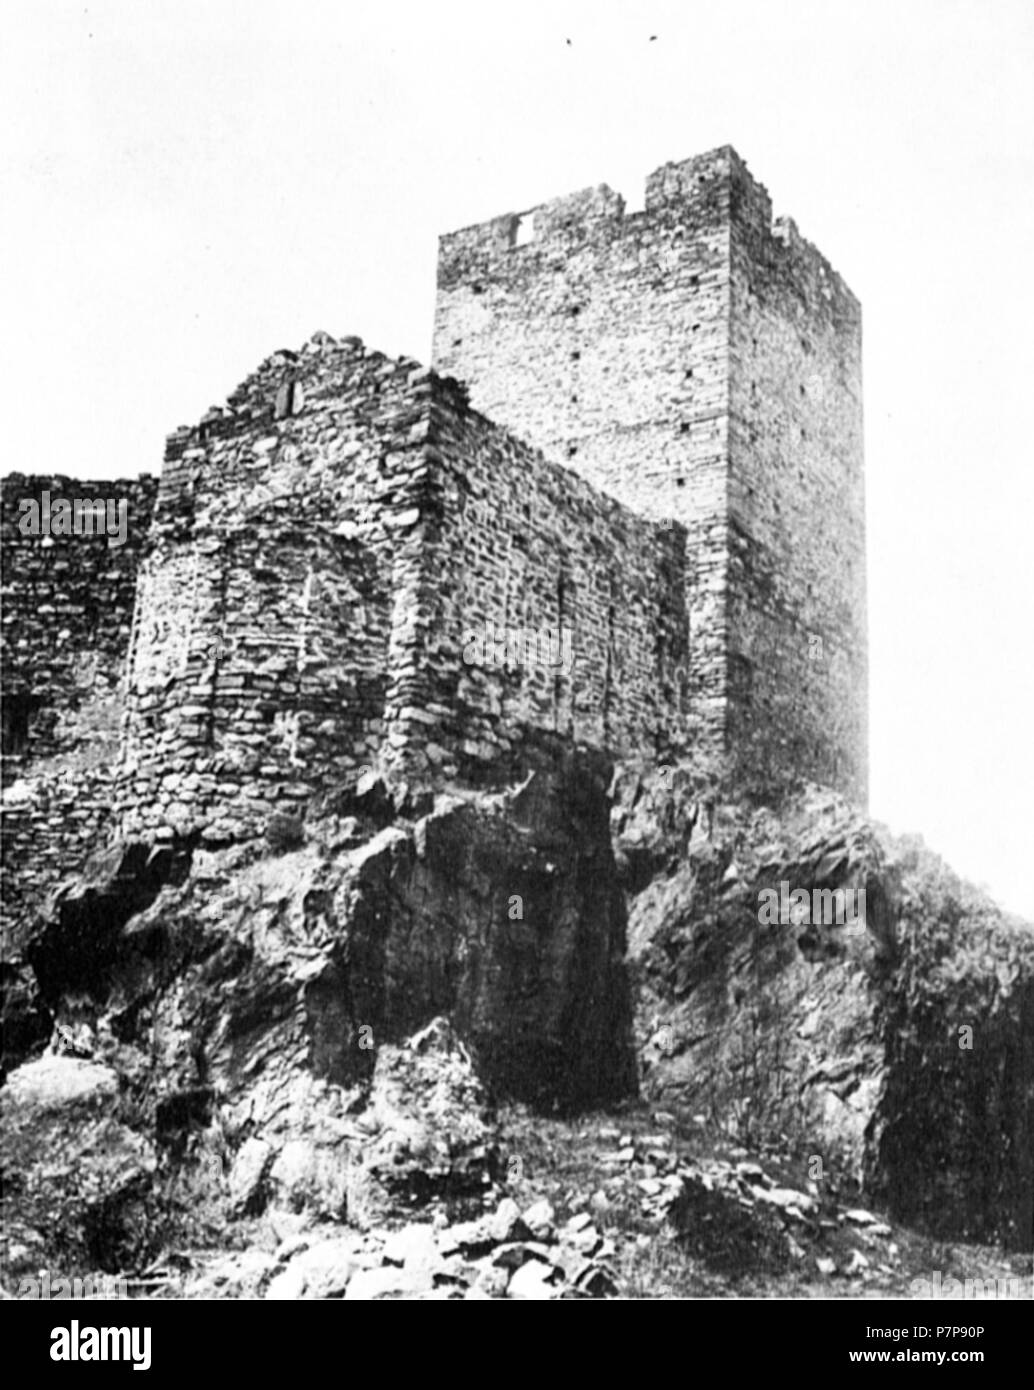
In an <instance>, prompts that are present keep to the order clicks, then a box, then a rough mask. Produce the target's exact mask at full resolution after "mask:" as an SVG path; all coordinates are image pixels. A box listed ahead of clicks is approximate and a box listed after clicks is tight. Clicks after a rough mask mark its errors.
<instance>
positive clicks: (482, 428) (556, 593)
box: [119, 334, 688, 841]
mask: <svg viewBox="0 0 1034 1390" xmlns="http://www.w3.org/2000/svg"><path fill="white" fill-rule="evenodd" d="M684 551H685V538H684V536H683V535H682V533H681V531H680V530H679V529H678V528H671V527H669V528H667V529H665V528H662V527H659V526H657V525H655V524H653V523H651V522H649V521H647V520H645V519H643V518H640V517H637V516H635V515H634V514H633V513H631V512H630V511H629V510H628V509H627V508H624V507H622V506H620V505H619V504H618V503H617V502H615V501H613V500H612V499H609V498H606V497H604V496H601V495H600V494H598V493H597V492H596V491H595V490H594V489H593V488H592V487H590V486H589V485H588V484H587V483H586V482H585V481H584V480H583V479H581V478H579V477H578V476H577V475H575V474H574V473H572V472H570V471H569V470H567V469H564V468H561V467H558V466H556V465H554V464H550V463H547V462H546V461H545V460H544V459H543V458H542V457H541V456H540V455H538V454H536V453H535V452H534V451H533V450H531V449H530V448H528V447H527V446H524V445H521V444H519V443H518V442H517V441H515V440H513V439H512V438H510V437H509V436H507V435H506V433H505V432H504V431H503V430H501V429H499V428H497V427H495V426H493V425H492V424H490V423H489V422H488V421H487V420H485V419H484V418H482V417H481V416H479V415H477V414H475V413H474V412H472V411H471V410H470V409H469V407H468V405H467V402H466V398H465V395H464V393H463V392H462V391H461V390H460V389H459V388H458V387H457V386H456V384H455V383H450V382H448V381H442V380H440V379H438V378H437V377H435V376H434V375H433V374H432V373H431V372H429V371H428V370H426V369H424V368H420V367H418V366H417V364H416V363H414V362H412V361H409V360H408V359H403V360H401V361H398V362H394V361H390V360H389V359H387V358H385V357H384V356H383V355H382V354H380V353H376V352H371V351H367V350H366V349H364V348H363V345H362V344H361V343H360V342H359V341H358V340H357V339H343V340H341V341H340V342H339V341H336V340H334V339H332V338H330V337H328V336H327V335H325V334H317V335H316V337H314V338H313V339H312V340H311V342H310V343H308V344H307V345H306V346H305V348H304V349H303V350H302V352H301V353H289V352H280V353H277V354H275V355H274V356H273V357H271V358H269V359H268V360H267V361H266V362H265V363H263V364H262V366H261V367H260V368H259V370H258V371H257V372H256V373H255V374H254V375H253V376H252V377H250V378H249V379H248V380H247V381H246V382H245V383H244V384H243V385H242V386H241V387H240V388H239V389H238V390H237V391H236V392H234V394H233V395H232V396H231V397H230V398H229V401H228V404H227V408H226V409H225V410H219V411H213V412H210V413H209V415H208V416H206V417H205V419H204V420H203V421H201V422H200V424H199V425H198V426H197V427H195V428H193V429H181V430H178V431H176V432H175V433H174V434H173V435H172V436H171V437H170V440H169V443H168V448H167V454H166V462H165V469H164V471H163V475H162V482H161V487H160V490H159V498H158V505H157V509H156V513H155V520H154V527H153V534H152V544H151V550H150V553H149V556H148V559H147V562H146V564H145V565H144V567H143V569H142V571H141V575H140V585H139V600H138V605H137V613H136V618H135V622H134V630H133V636H132V641H131V651H130V660H129V671H128V679H127V694H126V712H125V726H124V739H123V749H122V761H121V765H120V771H119V820H120V826H121V830H122V832H123V833H124V834H125V835H126V836H128V837H130V838H135V837H139V836H143V837H147V838H150V837H154V836H157V837H158V838H163V837H164V838H168V837H171V836H172V835H175V834H180V835H187V834H191V833H193V832H195V831H200V832H203V834H204V835H205V837H206V838H207V839H209V840H210V841H221V840H231V839H235V838H238V837H240V836H247V835H251V834H255V833H257V832H259V831H261V829H262V828H263V827H264V826H267V825H268V824H269V821H270V819H271V817H272V816H274V815H275V814H277V813H285V812H286V813H291V814H300V813H302V812H303V811H304V809H305V807H306V806H307V805H308V804H309V803H310V802H311V800H312V798H313V797H314V796H315V795H316V794H317V793H319V792H321V791H325V790H327V789H328V788H333V787H335V786H340V787H347V786H350V785H354V784H355V783H356V782H357V781H358V779H359V776H360V775H361V772H362V770H363V769H364V768H377V767H381V768H385V769H388V768H395V769H396V770H402V771H405V772H406V773H407V774H408V773H410V772H411V773H413V774H415V775H420V776H422V777H424V778H426V779H429V780H431V781H434V780H435V779H447V778H450V777H454V776H459V777H465V778H471V777H473V778H475V779H477V780H484V779H485V778H486V777H487V778H493V777H500V776H503V775H507V774H509V773H512V772H513V771H515V770H519V768H520V767H521V766H523V765H524V764H525V763H526V762H527V757H528V755H529V752H530V748H531V745H532V744H535V743H536V742H538V741H540V740H541V739H542V738H543V737H545V738H547V739H548V738H561V739H564V740H566V741H574V742H581V743H587V744H590V745H592V746H596V747H607V748H615V749H623V748H628V747H630V746H636V747H638V746H640V745H642V744H644V743H645V744H646V745H647V746H649V747H651V748H654V749H659V748H667V747H670V746H671V744H672V741H673V740H677V738H678V735H679V731H680V727H681V721H680V719H679V717H678V708H679V699H680V688H679V682H680V679H681V680H684V678H685V672H686V668H687V663H688V654H687V650H686V635H687V625H686V621H685V610H684V600H683V592H684V576H683V559H684ZM488 624H492V625H493V629H492V631H488V630H487V625H488ZM514 632H516V633H517V634H518V635H519V636H521V638H522V640H523V639H524V638H525V637H527V636H528V635H532V636H533V637H534V638H536V639H538V640H537V641H536V644H535V647H534V651H533V652H532V653H531V656H532V657H533V659H532V660H528V659H527V658H528V656H529V652H528V650H527V648H526V646H522V647H521V648H520V649H519V650H518V651H517V652H516V654H515V656H516V659H515V660H511V661H509V663H506V664H496V662H495V661H494V660H493V659H491V658H492V652H491V650H490V649H489V650H485V649H484V648H482V649H481V650H480V653H478V652H476V651H475V650H474V649H473V648H472V645H471V644H472V643H475V644H476V643H477V639H478V636H479V635H480V636H481V637H482V638H484V637H486V636H487V637H488V638H489V643H490V648H491V647H492V646H494V641H495V638H496V635H497V634H498V637H499V638H500V639H502V640H504V641H505V638H506V635H507V634H508V633H514ZM551 635H552V639H553V642H554V644H555V647H556V650H555V655H556V656H557V657H558V658H561V660H558V661H554V662H551V661H550V660H549V659H548V658H549V655H550V654H551V653H550V649H549V647H548V645H547V646H546V647H541V646H540V645H538V642H539V641H542V640H544V641H546V642H547V644H548V642H549V640H550V636H551ZM565 640H566V641H568V642H569V643H570V644H571V647H570V649H571V655H572V656H573V664H572V663H570V662H567V663H563V662H562V656H563V652H564V642H565ZM544 654H545V659H543V656H544ZM479 657H480V659H479Z"/></svg>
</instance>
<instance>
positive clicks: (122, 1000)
mask: <svg viewBox="0 0 1034 1390" xmlns="http://www.w3.org/2000/svg"><path fill="white" fill-rule="evenodd" d="M606 786H607V768H606V766H605V765H603V764H601V763H600V762H599V761H598V760H596V759H593V758H590V757H582V756H581V755H573V756H571V757H570V758H569V759H567V760H566V761H565V762H563V763H560V764H557V765H556V766H554V767H553V768H552V769H551V770H543V771H542V772H539V773H535V774H532V775H531V776H529V778H528V779H526V781H525V782H523V783H522V784H521V785H520V786H519V787H517V788H515V789H512V790H511V791H509V792H503V793H498V794H489V793H477V794H473V793H472V794H470V795H469V796H467V797H465V798H461V797H440V798H438V800H437V801H432V800H431V799H430V798H427V797H425V798H423V799H422V800H421V799H419V798H417V799H416V800H415V801H414V798H412V797H411V796H410V795H409V793H408V792H407V791H406V789H405V788H396V789H394V791H392V790H391V789H389V788H387V787H385V786H384V784H382V783H376V784H373V785H371V786H370V787H369V788H368V789H367V791H366V792H365V793H364V795H363V796H361V797H358V798H355V797H352V796H351V795H350V796H349V798H347V804H348V807H349V808H350V809H351V810H352V811H354V812H355V814H354V815H348V816H345V815H341V814H336V813H335V812H334V811H332V810H330V809H328V811H327V814H326V816H325V818H324V819H323V820H321V821H319V822H314V823H313V824H312V825H310V826H309V827H308V830H307V832H306V833H307V836H308V838H307V840H306V843H304V844H302V845H301V846H300V847H295V848H288V849H286V850H284V851H283V852H280V853H276V852H271V850H270V847H269V846H266V845H263V844H262V843H261V842H258V843H253V844H251V845H248V846H236V847H234V848H231V849H223V850H214V851H213V850H209V849H205V848H203V847H201V846H197V845H194V846H191V845H180V846H176V847H172V848H169V847H166V848H165V849H163V850H162V851H161V852H160V854H159V856H158V857H157V858H156V857H155V856H154V855H152V854H150V853H148V852H147V850H146V847H130V848H128V849H123V850H115V851H112V852H110V853H109V854H108V855H107V856H105V857H104V858H103V859H102V860H100V861H98V862H97V863H95V864H94V865H93V866H92V867H91V868H90V870H89V872H87V873H84V874H83V875H82V876H80V878H79V879H77V880H75V881H74V882H72V883H70V884H67V885H66V886H65V888H64V889H63V891H62V892H61V893H60V894H59V895H58V896H57V898H56V900H55V903H54V905H53V910H52V912H51V915H50V917H49V919H48V920H47V921H46V922H45V923H44V924H43V926H42V927H41V928H40V930H39V931H38V933H37V935H36V937H35V939H34V941H33V942H32V943H31V945H30V954H31V958H32V960H33V961H34V964H35V967H36V971H37V974H38V977H39V982H40V989H41V993H42V996H43V997H44V998H45V999H46V1000H47V1002H48V1006H49V1007H50V1008H51V1009H52V1011H53V1013H54V1016H55V1018H56V1019H57V1026H58V1029H59V1033H58V1036H60V1037H61V1038H62V1039H65V1040H66V1045H67V1046H69V1047H72V1046H74V1048H75V1050H76V1051H77V1052H78V1053H80V1055H81V1056H82V1057H84V1058H85V1057H87V1056H89V1057H92V1058H94V1059H95V1060H96V1061H97V1062H101V1061H103V1063H104V1066H105V1067H110V1068H112V1069H113V1070H112V1072H111V1073H110V1074H111V1075H112V1076H114V1075H115V1073H116V1072H117V1074H118V1076H119V1079H120V1086H121V1089H122V1091H123V1092H124V1098H125V1100H126V1103H127V1104H129V1105H131V1106H132V1107H134V1111H135V1114H136V1115H137V1118H138V1121H139V1123H140V1127H141V1129H142V1130H143V1132H144V1133H145V1134H147V1135H148V1136H149V1138H148V1142H153V1144H154V1146H155V1148H156V1150H157V1152H158V1155H159V1158H160V1161H161V1163H162V1165H163V1171H165V1170H167V1171H170V1172H172V1171H180V1170H184V1169H190V1168H191V1167H193V1168H195V1169H196V1170H197V1176H198V1180H199V1181H200V1178H201V1176H203V1177H204V1179H205V1187H206V1198H207V1199H210V1200H212V1201H213V1202H215V1203H216V1205H217V1206H218V1208H219V1209H220V1210H221V1211H222V1212H223V1214H224V1215H231V1216H238V1217H245V1216H249V1215H254V1214H257V1213H259V1212H261V1211H263V1210H265V1209H267V1208H276V1209H285V1210H287V1211H295V1212H309V1213H312V1214H315V1215H316V1216H319V1217H322V1218H325V1219H332V1220H341V1219H344V1218H345V1217H347V1218H348V1219H349V1220H351V1221H353V1222H355V1223H356V1224H358V1225H361V1226H369V1225H370V1224H372V1223H373V1222H374V1221H376V1220H377V1219H379V1218H380V1217H381V1216H383V1215H384V1213H385V1212H386V1211H389V1210H391V1209H392V1208H393V1207H394V1208H398V1207H399V1206H401V1207H403V1208H408V1207H411V1206H419V1205H421V1204H423V1203H426V1202H427V1201H428V1200H429V1199H430V1198H431V1197H433V1196H449V1197H452V1198H457V1199H461V1198H463V1197H472V1196H477V1197H478V1199H480V1195H481V1193H482V1192H483V1190H484V1189H485V1187H486V1185H487V1184H488V1183H489V1182H490V1181H491V1180H492V1177H493V1175H494V1172H495V1168H496V1165H497V1161H498V1160H497V1155H496V1150H495V1145H494V1131H493V1127H492V1122H491V1116H490V1111H489V1101H490V1099H491V1097H492V1096H509V1097H513V1098H516V1099H519V1100H524V1101H528V1102H532V1103H534V1104H536V1105H540V1106H545V1107H547V1108H552V1107H561V1108H565V1107H571V1106H575V1105H579V1104H588V1103H594V1102H600V1101H605V1100H608V1099H613V1098H615V1097H619V1096H622V1095H628V1094H630V1093H631V1092H632V1091H633V1090H634V1086H635V1065H634V1053H633V1044H632V1033H631V1006H630V1000H629V996H628V992H627V988H626V985H625V978H624V970H623V963H622V962H623V955H624V949H625V915H624V900H623V895H622V893H621V891H620V888H619V886H618V881H617V870H616V866H615V863H614V859H613V854H612V852H611V848H610V841H609V826H608V801H607V796H606ZM400 808H401V809H400ZM289 843H295V841H293V840H292V841H291V842H289ZM163 856H164V857H163ZM77 1065H81V1066H90V1065H92V1063H90V1062H87V1061H81V1062H79V1063H77ZM106 1074H107V1073H106ZM15 1075H16V1077H17V1076H20V1073H16V1074H15ZM19 1084H20V1083H19Z"/></svg>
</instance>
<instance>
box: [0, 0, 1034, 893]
mask: <svg viewBox="0 0 1034 1390" xmlns="http://www.w3.org/2000/svg"><path fill="white" fill-rule="evenodd" d="M651 34H655V35H657V39H656V41H655V42H650V41H649V40H650V35H651ZM567 39H570V40H571V43H570V44H568V43H567V42H566V40H567ZM0 44H2V47H0V141H2V145H0V172H2V178H3V183H2V187H3V189H4V193H5V196H4V204H3V213H2V216H0V252H2V254H3V283H4V289H3V302H2V319H0V322H2V323H3V329H4V332H3V335H2V351H3V357H2V360H0V367H2V372H3V378H2V379H3V383H4V394H5V399H6V402H7V406H6V410H5V414H4V431H3V438H4V443H5V446H6V456H5V457H3V458H2V459H0V465H2V468H3V471H10V470H12V469H20V470H23V471H37V472H48V471H57V472H67V473H70V474H72V475H73V476H80V477H83V478H87V479H102V478H114V477H117V476H119V475H123V476H124V475H126V474H136V473H139V472H143V471H152V472H156V471H157V470H158V469H159V467H160V463H161V455H162V443H163V438H164V436H165V434H166V433H167V432H168V431H169V430H171V429H172V428H173V427H174V426H176V425H178V424H182V423H188V422H191V421H193V420H196V419H197V418H198V417H199V416H200V415H201V414H202V413H203V412H204V410H205V409H207V407H208V406H210V405H212V404H215V403H218V402H220V401H222V400H223V398H224V397H225V395H226V393H227V392H228V391H229V390H230V389H232V387H233V386H235V385H236V383H237V382H238V381H239V380H241V379H242V378H243V377H244V376H246V375H247V374H248V373H249V372H250V371H251V370H252V369H253V367H255V366H256V365H257V364H258V362H260V361H261V360H262V359H263V358H264V357H266V356H267V355H268V354H269V353H270V352H272V351H274V350H275V349H277V348H279V347H298V346H299V345H300V344H301V343H302V342H303V341H305V339H307V338H308V337H309V336H310V335H311V334H312V333H313V332H314V331H315V330H316V329H317V328H323V329H326V330H327V331H329V332H332V333H335V334H345V333H357V334H359V335H360V336H361V337H363V338H364V339H365V340H366V341H367V342H368V343H369V344H371V345H373V346H375V347H379V348H381V349H383V350H384V351H386V352H389V353H391V354H398V353H403V352H404V353H408V354H410V355H411V356H414V357H417V358H419V359H421V360H423V361H426V360H427V359H428V357H429V352H430V336H431V317H432V310H433V303H434V271H435V256H436V237H437V234H438V233H439V232H442V231H448V230H451V229H453V228H456V227H461V226H464V225H466V224H468V223H470V222H475V221H480V220H481V219H483V218H486V217H490V216H494V215H496V214H498V213H503V212H508V211H515V210H521V209H523V208H525V207H528V206H530V205H532V204H535V203H538V202H541V201H542V200H543V199H545V198H549V197H553V196H555V195H558V194H561V193H566V192H570V191H573V190H575V189H577V188H582V187H585V186H586V185H588V184H593V183H599V182H607V183H609V184H610V185H611V186H612V187H613V188H616V189H617V190H618V191H619V192H621V193H623V194H624V195H625V197H626V198H628V199H629V200H630V201H631V202H632V203H633V205H635V204H638V202H639V201H640V200H641V194H642V184H643V180H644V179H645V176H646V175H647V173H649V172H650V171H651V170H653V169H655V168H656V167H657V166H658V165H660V164H662V163H664V162H665V161H667V160H669V159H683V158H686V157H688V156H689V155H692V154H697V153H700V152H702V151H704V150H708V149H711V148H713V147H714V146H716V145H721V144H725V143H730V144H733V145H734V146H735V147H736V148H737V150H738V151H739V152H740V154H741V155H742V156H743V157H744V158H745V159H746V160H747V161H748V163H749V165H750V167H751V170H752V172H753V173H754V175H755V177H757V178H759V179H760V180H761V181H762V182H763V183H765V184H766V186H767V187H768V189H769V192H770V193H771V195H772V199H773V203H774V205H775V211H776V212H777V213H789V214H790V215H791V216H793V217H794V218H795V219H796V221H797V223H798V225H799V227H800V229H801V232H802V233H803V235H804V236H806V237H808V238H809V239H810V240H812V241H814V242H816V243H817V245H818V246H819V247H820V248H821V249H822V250H823V252H824V253H825V254H826V255H827V256H828V258H829V259H830V260H831V261H832V263H833V264H834V265H835V266H836V267H837V269H838V270H840V271H841V272H842V273H843V275H844V277H845V278H846V279H847V281H848V283H849V284H850V285H851V287H852V288H853V289H854V291H855V293H856V294H857V295H858V296H859V297H860V299H861V301H862V305H863V311H864V329H865V405H866V451H867V452H866V463H867V486H868V508H869V516H868V537H869V622H870V643H871V730H870V735H871V766H872V811H873V814H875V815H876V816H878V817H880V818H881V819H884V820H886V821H888V822H889V823H890V824H891V825H892V826H894V827H895V828H896V829H905V830H918V831H920V832H921V833H922V834H923V835H924V836H925V838H926V839H927V841H928V842H929V843H930V844H931V845H932V846H933V847H934V848H935V849H937V850H939V851H940V852H942V853H943V854H944V855H945V856H946V857H947V858H948V859H949V860H950V861H951V862H952V863H953V864H954V866H955V867H956V868H957V869H958V870H959V871H960V872H962V873H965V874H967V875H968V876H970V877H972V878H974V879H976V880H977V881H983V882H985V883H987V884H988V885H989V886H990V887H991V889H992V890H993V891H994V892H995V893H996V895H997V896H998V897H999V899H1000V900H1001V901H1002V902H1003V904H1004V905H1006V906H1008V907H1011V908H1013V909H1014V910H1017V911H1021V912H1023V913H1025V914H1026V915H1028V916H1031V917H1034V872H1032V870H1034V863H1032V861H1031V859H1030V858H1029V857H1028V856H1029V855H1030V851H1031V831H1032V820H1034V817H1032V814H1031V803H1032V796H1034V752H1032V747H1034V740H1032V739H1031V735H1030V721H1031V717H1032V715H1034V661H1032V657H1031V647H1030V645H1029V644H1030V641H1031V621H1030V619H1031V598H1032V589H1034V585H1032V573H1031V571H1032V566H1031V553H1032V542H1031V530H1032V520H1034V482H1032V473H1031V467H1030V458H1031V448H1030V442H1029V438H1030V432H1031V429H1032V421H1031V418H1030V411H1029V404H1030V401H1031V398H1032V392H1034V361H1032V352H1031V346H1030V334H1031V329H1032V325H1034V314H1032V310H1034V303H1032V301H1034V295H1032V288H1034V256H1032V254H1031V253H1032V235H1031V233H1032V223H1034V199H1032V196H1031V188H1032V180H1034V143H1032V134H1031V133H1032V131H1034V5H1032V4H1031V3H1030V0H978V2H976V3H974V2H971V0H891V3H886V0H850V3H838V0H821V2H816V3H812V0H763V2H760V3H753V2H752V0H706V3H686V0H682V3H678V4H674V3H662V4H650V3H636V2H635V0H626V3H621V4H613V3H611V4H604V3H599V0H595V2H594V3H591V4H589V3H581V4H571V3H563V0H559V2H558V3H539V2H538V0H515V3H510V4H507V5H501V4H489V3H485V0H480V3H477V4H473V3H471V4H459V3H455V0H435V3H430V0H425V3H422V4H420V5H414V4H412V3H409V0H406V3H403V2H402V0H394V2H393V3H391V4H385V5H380V4H376V3H368V4H364V5H362V6H354V5H352V4H349V3H346V2H343V0H336V3H330V4H321V3H315V0H293V3H284V2H283V0H278V3H267V0H204V3H197V2H196V0H171V2H170V0H146V2H144V0H133V2H132V3H128V2H127V0H103V3H98V4H91V5H83V4H81V3H80V4H61V3H55V2H54V0H30V2H28V3H27V2H26V0H7V4H6V5H5V6H4V25H3V38H2V40H0Z"/></svg>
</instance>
